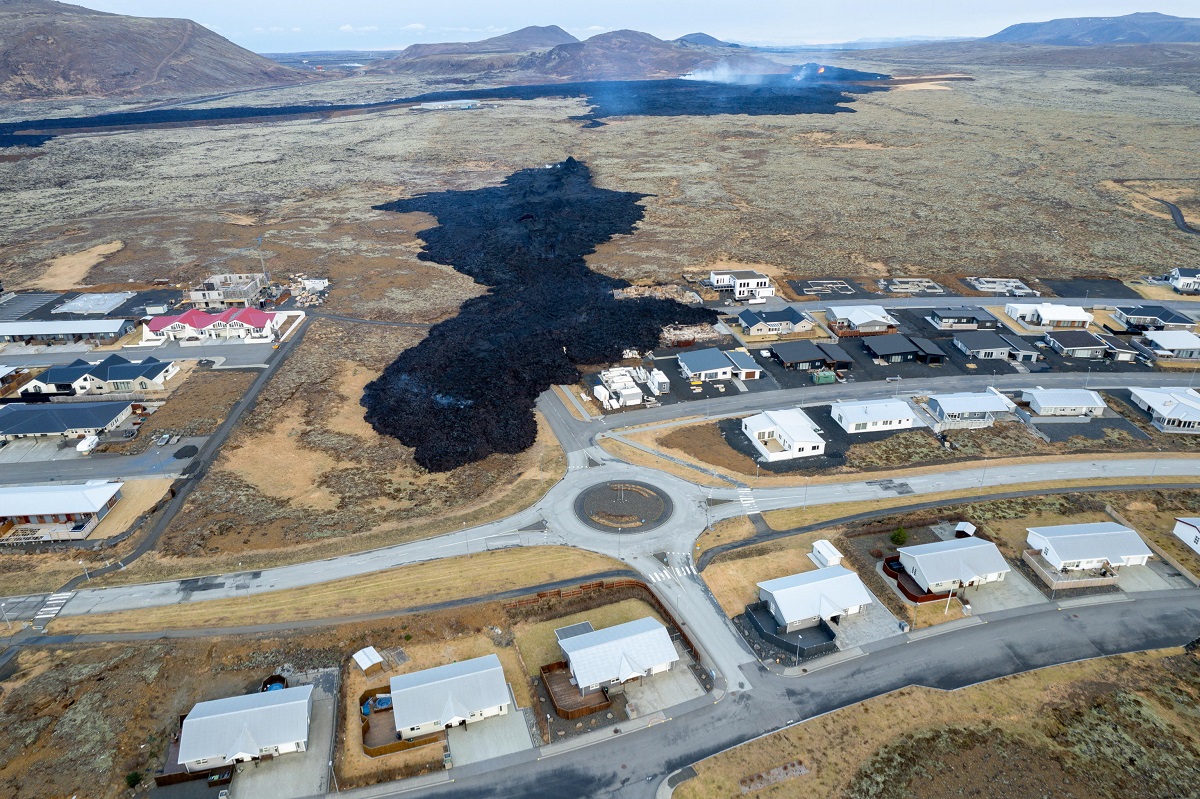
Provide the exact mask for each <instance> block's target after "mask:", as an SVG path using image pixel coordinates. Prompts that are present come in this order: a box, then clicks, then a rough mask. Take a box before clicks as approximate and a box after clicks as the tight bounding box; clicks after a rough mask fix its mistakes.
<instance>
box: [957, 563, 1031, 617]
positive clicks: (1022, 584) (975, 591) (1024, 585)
mask: <svg viewBox="0 0 1200 799" xmlns="http://www.w3.org/2000/svg"><path fill="white" fill-rule="evenodd" d="M962 599H963V601H964V602H967V603H968V604H970V606H971V613H972V614H974V615H979V614H980V613H995V612H997V611H1000V610H1012V609H1013V608H1023V607H1026V606H1028V605H1037V604H1040V603H1042V602H1048V601H1049V600H1048V599H1046V597H1045V595H1044V594H1042V592H1041V591H1039V590H1038V588H1037V586H1035V585H1034V584H1033V583H1031V582H1029V580H1027V579H1026V578H1025V575H1023V574H1021V573H1020V572H1019V571H1017V570H1016V569H1013V570H1012V571H1010V572H1009V573H1008V574H1006V575H1004V579H1003V580H1001V581H1000V582H998V583H985V584H983V585H977V586H973V587H971V588H967V589H966V590H964V591H963V592H962Z"/></svg>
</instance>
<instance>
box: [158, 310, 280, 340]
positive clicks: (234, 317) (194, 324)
mask: <svg viewBox="0 0 1200 799" xmlns="http://www.w3.org/2000/svg"><path fill="white" fill-rule="evenodd" d="M282 322H283V315H282V314H278V313H271V312H268V311H260V310H258V309H257V308H229V309H227V310H224V311H222V312H221V313H218V314H210V313H205V312H204V311H198V310H196V309H194V308H193V309H192V310H190V311H184V312H183V313H181V314H177V315H175V316H156V317H154V318H153V319H151V320H150V321H149V322H147V323H146V324H145V325H144V326H143V327H142V343H143V344H156V343H162V342H164V341H204V340H206V339H230V338H239V339H243V340H244V341H246V343H248V344H260V343H268V342H271V341H274V340H275V337H276V335H278V333H279V326H280V324H282Z"/></svg>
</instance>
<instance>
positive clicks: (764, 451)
mask: <svg viewBox="0 0 1200 799" xmlns="http://www.w3.org/2000/svg"><path fill="white" fill-rule="evenodd" d="M742 432H743V433H745V434H746V437H747V438H749V439H750V441H751V442H752V443H753V444H754V448H755V449H757V450H758V451H759V453H761V455H762V460H764V461H786V460H790V459H792V458H811V457H813V456H814V455H823V454H824V453H825V439H823V438H821V430H820V428H818V427H817V426H816V424H814V423H813V420H812V419H810V418H808V414H806V413H805V412H804V411H802V410H800V409H799V408H790V409H788V410H782V411H763V412H762V413H758V414H755V415H754V416H747V417H746V418H745V419H743V420H742Z"/></svg>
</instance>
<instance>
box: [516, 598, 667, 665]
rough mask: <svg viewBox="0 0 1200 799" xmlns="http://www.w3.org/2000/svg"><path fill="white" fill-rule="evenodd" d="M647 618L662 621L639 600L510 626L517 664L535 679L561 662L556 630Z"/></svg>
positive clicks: (647, 605) (622, 622)
mask: <svg viewBox="0 0 1200 799" xmlns="http://www.w3.org/2000/svg"><path fill="white" fill-rule="evenodd" d="M646 616H650V617H651V618H654V619H657V620H658V621H660V622H661V621H662V620H663V619H662V617H661V616H660V615H659V614H658V611H656V610H655V609H654V608H653V607H651V606H650V605H649V604H648V603H646V602H643V601H642V600H640V599H625V600H622V601H620V602H614V603H613V604H611V605H601V606H600V607H597V608H592V609H591V610H584V611H580V612H579V613H572V614H570V615H567V616H562V617H561V618H557V619H550V620H549V621H539V622H528V621H521V622H517V623H516V624H515V625H513V635H514V636H516V643H517V647H518V648H519V649H520V651H521V660H522V661H524V664H525V670H526V672H527V673H528V674H529V676H530V677H537V676H538V675H539V674H540V672H539V669H540V668H541V667H542V666H545V665H546V664H548V663H554V662H556V661H559V660H562V659H563V654H562V650H561V649H559V647H558V639H557V638H556V637H555V635H554V631H555V630H557V629H559V628H560V627H567V626H570V625H572V624H578V623H580V622H584V621H588V622H591V623H592V629H595V630H603V629H604V628H606V627H612V626H613V625H615V624H624V623H625V622H627V621H633V620H634V619H641V618H645V617H646Z"/></svg>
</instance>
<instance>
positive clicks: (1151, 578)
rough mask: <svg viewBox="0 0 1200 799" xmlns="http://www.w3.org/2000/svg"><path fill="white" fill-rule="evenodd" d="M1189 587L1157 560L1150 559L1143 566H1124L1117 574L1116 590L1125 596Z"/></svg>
mask: <svg viewBox="0 0 1200 799" xmlns="http://www.w3.org/2000/svg"><path fill="white" fill-rule="evenodd" d="M1190 587H1191V583H1189V582H1188V581H1187V580H1186V579H1184V577H1183V575H1182V574H1180V573H1179V572H1177V571H1175V569H1173V568H1171V566H1170V564H1167V563H1163V562H1162V561H1160V560H1157V559H1152V560H1151V561H1150V563H1148V564H1146V565H1145V566H1125V567H1122V568H1121V569H1120V571H1118V572H1117V588H1120V589H1121V590H1122V591H1124V592H1125V593H1127V594H1136V593H1139V592H1141V591H1166V590H1168V589H1171V588H1190Z"/></svg>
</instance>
